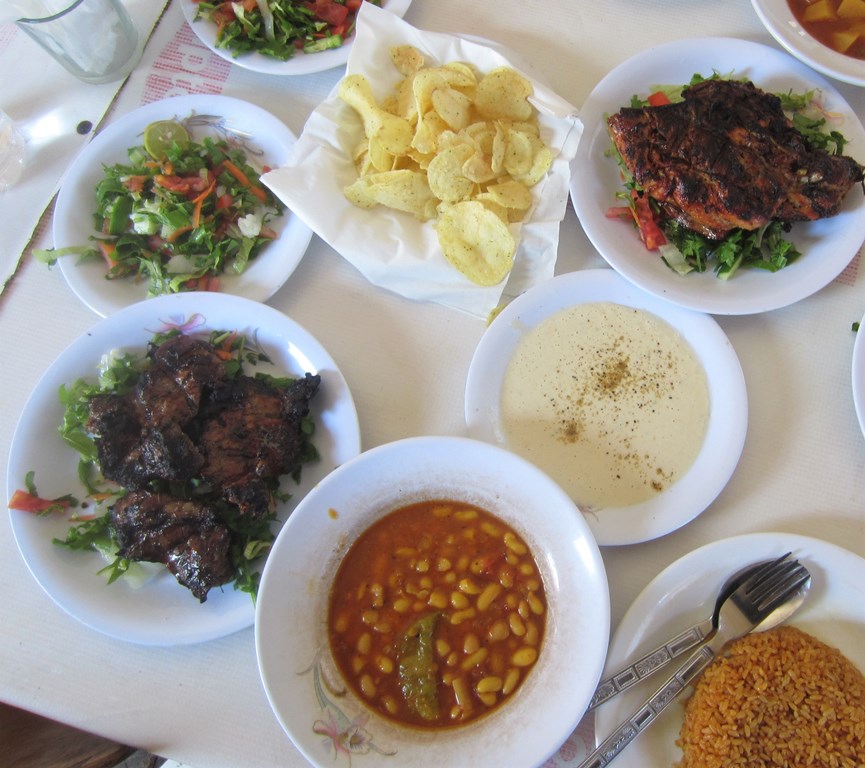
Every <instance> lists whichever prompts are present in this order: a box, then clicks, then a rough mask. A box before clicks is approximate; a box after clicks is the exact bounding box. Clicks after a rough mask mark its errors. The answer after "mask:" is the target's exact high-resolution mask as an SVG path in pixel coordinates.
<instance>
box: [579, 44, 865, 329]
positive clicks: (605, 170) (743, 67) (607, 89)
mask: <svg viewBox="0 0 865 768" xmlns="http://www.w3.org/2000/svg"><path fill="white" fill-rule="evenodd" d="M713 71H718V72H721V73H725V74H726V73H735V74H736V75H737V76H742V77H748V78H750V79H751V80H752V81H753V82H754V84H755V85H757V86H758V87H760V88H762V89H763V90H766V91H770V92H773V93H780V92H786V91H788V90H790V89H792V90H793V91H795V92H799V93H801V92H804V91H807V90H810V89H812V88H819V89H820V91H821V92H822V95H823V102H824V105H825V107H826V108H827V109H828V110H830V111H832V112H836V113H838V115H839V116H841V117H843V122H841V123H839V124H835V125H833V127H834V128H836V129H837V130H840V131H841V132H842V133H843V134H844V135H845V136H846V137H847V138H848V139H849V141H850V143H849V144H848V145H847V147H846V148H845V153H846V154H848V155H850V156H851V157H853V158H855V159H856V160H858V161H859V162H860V163H865V129H863V127H862V124H861V123H860V122H859V119H858V118H857V117H856V115H855V114H854V113H853V111H852V110H851V109H850V106H849V105H848V104H847V102H846V101H845V100H844V98H843V97H842V96H841V94H839V93H838V91H836V90H835V88H834V87H833V86H832V85H830V83H829V82H828V81H827V80H825V79H824V78H823V77H821V76H820V75H818V74H816V73H815V72H813V71H812V70H811V69H809V68H808V67H807V66H805V65H804V64H802V63H801V62H799V61H796V60H795V59H794V58H792V57H791V56H789V55H787V54H786V53H783V52H781V51H778V50H775V49H774V48H769V47H768V46H765V45H760V44H758V43H752V42H748V41H746V40H734V39H727V38H700V39H694V40H679V41H676V42H673V43H667V44H665V45H660V46H657V47H655V48H650V49H649V50H646V51H643V52H642V53H639V54H637V55H636V56H634V57H633V58H631V59H628V60H627V61H625V62H624V63H623V64H621V65H619V66H618V67H616V69H614V70H613V71H612V72H610V73H609V74H608V75H607V76H606V77H605V78H604V79H603V80H601V82H600V83H598V85H597V86H596V87H595V89H594V90H593V91H592V93H591V94H590V95H589V98H588V99H586V102H585V104H584V105H583V109H582V111H581V113H580V116H581V118H582V120H583V124H584V126H585V133H584V134H583V137H582V140H581V141H580V146H579V148H578V149H577V155H576V157H575V159H574V161H573V162H572V164H571V167H572V176H571V198H572V199H573V202H574V208H575V209H576V212H577V216H578V217H579V219H580V223H581V224H582V226H583V229H584V230H585V232H586V234H587V235H588V237H589V239H590V240H591V241H592V243H593V244H594V246H595V247H596V248H597V249H598V251H599V252H600V254H601V255H602V256H603V257H604V258H605V259H606V260H607V261H608V262H609V264H610V265H611V266H612V267H613V268H614V269H616V270H617V271H618V272H620V273H621V274H622V275H623V276H624V277H626V278H627V279H628V280H630V281H631V282H632V283H634V284H635V285H638V286H640V288H643V289H644V290H646V291H648V292H649V293H651V294H654V295H655V296H660V297H661V298H664V299H667V300H668V301H672V302H674V303H676V304H679V305H681V306H683V307H687V308H689V309H696V310H698V311H701V312H709V313H712V314H719V315H747V314H754V313H757V312H767V311H769V310H772V309H778V308H779V307H784V306H787V305H789V304H792V303H794V302H796V301H799V300H800V299H804V298H805V297H807V296H810V295H811V294H812V293H815V292H816V291H818V290H820V289H821V288H822V287H824V286H825V285H826V284H827V283H829V282H830V281H831V280H833V279H834V278H835V277H837V276H838V274H839V273H840V272H841V271H842V270H843V269H844V267H846V266H847V264H849V263H850V260H851V259H852V258H853V256H854V255H855V254H856V251H857V250H858V249H859V247H860V246H861V245H862V240H863V239H865V196H863V194H862V190H861V188H860V187H858V186H854V188H853V189H851V190H850V193H849V194H848V195H847V198H846V200H845V202H844V205H843V207H842V210H841V212H840V213H839V214H838V215H837V216H834V217H832V218H829V219H823V220H822V221H816V222H808V223H800V224H795V225H794V226H793V230H792V232H791V233H790V239H791V240H792V241H793V242H794V243H795V244H796V246H797V247H798V249H799V251H800V252H801V253H802V256H801V257H800V258H799V259H798V260H797V261H796V262H794V263H793V264H791V265H790V266H788V267H785V268H784V269H782V270H781V271H779V272H776V273H774V274H771V273H768V272H764V271H762V270H755V269H751V270H740V271H739V272H737V273H736V274H735V275H734V276H733V277H732V278H731V279H730V280H727V281H724V280H719V279H718V278H717V277H715V274H714V273H713V272H712V271H711V270H710V271H707V272H703V273H701V274H694V273H691V274H688V275H679V274H677V273H675V272H673V271H672V270H671V269H670V268H668V267H667V266H666V265H665V264H664V262H663V261H662V260H661V258H660V257H659V256H658V255H657V254H654V253H650V252H649V251H647V250H646V248H645V246H644V245H643V244H642V242H640V239H639V237H638V236H637V233H636V232H635V231H634V229H633V228H632V227H629V226H628V225H627V224H625V223H623V222H621V221H615V220H611V219H608V218H606V217H605V215H604V212H605V211H606V209H607V208H608V207H609V206H610V205H615V202H616V201H615V194H616V192H618V191H620V190H621V189H622V185H621V180H620V177H619V168H618V166H617V165H616V163H615V161H614V160H613V159H612V158H610V157H607V156H606V155H605V153H606V152H607V150H608V149H609V147H610V138H609V133H608V131H607V127H606V121H605V115H608V114H613V113H615V112H617V111H618V110H619V109H621V108H622V107H623V106H627V105H628V104H629V103H630V100H631V96H632V95H634V94H635V93H639V94H645V93H647V92H649V90H650V89H651V88H652V86H653V85H658V84H670V83H687V82H688V81H689V80H690V79H691V76H692V75H694V74H695V73H700V74H703V75H711V74H712V72H713Z"/></svg>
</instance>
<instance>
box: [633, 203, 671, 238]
mask: <svg viewBox="0 0 865 768" xmlns="http://www.w3.org/2000/svg"><path fill="white" fill-rule="evenodd" d="M631 199H632V200H633V201H634V209H633V215H634V221H636V222H637V229H639V231H640V239H641V240H642V241H643V242H644V243H645V245H646V249H647V250H650V251H654V250H656V249H657V248H658V246H661V245H663V244H664V243H666V242H667V238H666V237H664V233H663V232H662V231H661V228H660V227H659V226H658V222H656V221H655V214H654V212H653V211H652V206H651V204H650V203H649V198H648V197H646V196H645V195H641V194H640V193H639V192H637V191H636V190H631Z"/></svg>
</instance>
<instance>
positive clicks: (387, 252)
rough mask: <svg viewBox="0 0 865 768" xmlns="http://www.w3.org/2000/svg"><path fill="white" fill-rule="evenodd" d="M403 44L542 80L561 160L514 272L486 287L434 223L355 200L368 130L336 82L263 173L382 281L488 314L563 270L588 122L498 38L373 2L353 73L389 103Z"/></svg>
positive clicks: (362, 23)
mask: <svg viewBox="0 0 865 768" xmlns="http://www.w3.org/2000/svg"><path fill="white" fill-rule="evenodd" d="M403 44H409V45H413V46H415V47H416V48H418V49H419V50H420V51H421V52H422V53H423V55H424V57H425V59H426V63H427V64H428V65H433V66H434V65H438V64H445V63H448V62H452V61H464V62H468V63H470V64H472V65H474V66H475V67H476V68H477V69H478V71H479V72H480V73H485V72H488V71H490V70H492V69H494V68H495V67H499V66H511V67H513V68H514V69H517V70H519V71H520V72H521V73H522V74H523V75H524V76H525V77H527V78H528V79H529V80H530V81H531V82H532V86H533V88H534V95H533V96H532V97H531V102H532V104H534V106H535V107H536V109H537V110H538V112H539V116H538V119H539V123H540V128H541V138H542V139H543V140H544V142H545V143H546V144H547V146H548V147H550V149H551V151H552V152H553V157H554V159H553V166H552V168H551V169H550V171H549V173H548V174H547V175H546V177H545V178H544V179H542V180H541V181H540V182H539V183H538V184H536V185H535V186H534V187H533V188H532V190H531V191H532V197H533V199H534V207H533V209H532V211H531V215H530V218H529V219H528V220H527V221H524V222H522V223H521V224H512V225H511V231H512V232H513V234H514V236H515V237H516V238H517V243H518V245H517V251H516V256H515V260H514V267H513V269H512V270H511V273H510V275H509V277H508V278H506V279H505V280H504V281H502V283H500V284H499V285H496V286H493V287H480V286H477V285H475V284H474V283H472V282H471V281H470V280H468V279H467V278H466V277H464V276H463V275H462V274H461V273H460V272H458V271H457V270H456V269H455V268H454V267H453V266H451V265H450V264H449V263H448V262H447V261H446V259H445V258H444V256H443V255H442V252H441V248H440V247H439V243H438V238H437V235H436V230H435V222H434V221H430V222H420V221H418V220H417V219H416V218H415V217H414V216H412V215H411V214H408V213H402V212H399V211H393V210H391V209H388V208H385V207H383V206H377V207H375V208H373V209H370V210H362V209H360V208H357V207H355V206H354V205H352V204H351V203H349V202H348V200H346V198H345V196H344V195H343V191H342V190H343V188H344V187H346V186H347V185H349V184H351V183H352V182H353V181H354V180H355V179H357V171H356V169H355V166H354V163H353V162H352V159H351V154H352V151H353V149H354V148H355V147H356V146H357V145H358V144H359V142H360V141H361V140H362V139H363V127H362V124H361V121H360V118H359V117H358V116H357V115H356V114H355V112H354V110H353V109H352V108H351V107H349V106H348V105H347V104H345V103H344V102H343V101H342V100H341V99H340V98H339V97H338V96H337V95H336V89H334V91H333V92H331V94H330V95H329V96H328V98H327V99H326V100H325V101H324V102H323V103H322V104H321V105H319V107H318V108H316V109H315V110H314V111H313V113H312V114H311V115H310V118H309V120H308V121H307V123H306V125H305V127H304V129H303V133H302V134H301V136H300V138H299V139H298V141H297V143H296V144H295V145H294V147H293V149H292V151H291V153H290V155H289V158H288V160H287V162H286V164H285V165H284V166H283V167H281V168H278V169H275V170H272V171H270V172H268V173H266V174H265V175H264V176H263V177H262V180H263V181H264V183H265V184H267V186H268V187H270V188H271V189H272V190H273V192H274V193H275V194H276V195H277V196H278V197H279V198H280V199H281V200H282V201H283V202H285V203H286V204H287V205H288V206H289V207H290V208H291V210H292V211H294V213H295V214H296V215H297V216H299V217H300V218H301V219H302V220H303V221H304V222H305V223H306V224H307V226H309V227H310V228H311V229H312V230H313V231H314V232H315V233H316V234H318V235H319V237H321V238H322V239H323V240H324V241H325V242H327V243H328V244H329V245H330V246H331V247H332V248H333V249H334V250H336V251H337V252H338V253H340V254H341V255H342V256H343V257H344V258H345V259H346V260H348V261H349V262H350V263H351V264H353V265H354V266H355V267H356V268H357V269H358V270H359V271H360V272H361V274H363V275H364V276H365V277H366V278H367V279H368V280H369V281H370V282H371V283H373V284H374V285H377V286H380V287H382V288H386V289H388V290H391V291H393V292H395V293H398V294H400V295H402V296H405V297H407V298H410V299H416V300H421V301H432V302H437V303H439V304H443V305H445V306H448V307H452V308H455V309H460V310H463V311H465V312H468V313H470V314H473V315H477V316H479V317H487V315H488V314H489V313H490V312H491V311H492V310H493V309H495V307H496V306H497V305H498V303H499V301H500V299H501V297H502V295H503V294H504V295H505V296H516V295H518V294H520V293H522V292H523V291H525V290H527V289H528V288H530V287H531V286H533V285H535V284H536V283H539V282H543V281H544V280H547V279H549V278H551V277H552V276H553V271H554V268H555V263H556V256H557V249H558V241H559V226H560V224H561V221H562V219H563V218H564V215H565V207H566V205H567V199H568V179H569V175H570V161H571V159H572V158H573V157H574V155H575V153H576V151H577V144H578V143H579V140H580V136H581V135H582V132H583V125H582V122H581V121H580V119H579V116H578V113H577V110H576V108H575V107H573V106H572V105H571V104H569V103H568V102H566V101H564V100H563V99H561V98H560V97H559V96H557V95H556V94H555V93H554V92H552V91H551V90H550V88H549V87H548V86H546V85H545V84H544V83H542V82H540V81H538V79H537V78H536V77H534V76H533V75H532V73H531V72H529V71H526V69H525V68H520V67H519V66H518V63H517V62H514V61H509V60H508V59H507V58H506V57H505V56H504V55H502V54H501V53H499V52H498V51H496V50H494V49H493V48H491V47H489V45H486V44H483V43H478V42H475V41H473V40H470V39H465V38H462V37H459V36H456V35H449V34H440V33H432V32H424V31H421V30H418V29H415V28H414V27H412V26H411V25H410V24H408V23H406V22H405V21H403V20H402V19H400V18H398V17H397V16H394V15H393V14H391V13H388V12H387V11H385V10H382V9H381V8H378V7H377V6H374V5H372V4H371V3H364V4H363V6H362V10H361V11H360V12H359V13H358V19H357V30H356V33H355V40H354V43H353V45H352V49H351V53H350V55H349V59H348V64H347V69H346V73H347V74H352V73H360V74H363V75H365V76H366V78H367V79H368V80H369V82H370V84H371V86H372V90H373V94H374V95H375V97H376V99H377V100H378V101H382V100H383V99H384V98H385V97H386V96H388V95H389V94H390V93H391V92H392V91H393V88H394V86H395V85H396V83H397V82H398V81H399V80H400V78H401V75H400V74H399V73H398V72H397V70H396V69H395V68H394V66H393V64H392V62H391V58H390V48H391V47H392V46H394V45H403Z"/></svg>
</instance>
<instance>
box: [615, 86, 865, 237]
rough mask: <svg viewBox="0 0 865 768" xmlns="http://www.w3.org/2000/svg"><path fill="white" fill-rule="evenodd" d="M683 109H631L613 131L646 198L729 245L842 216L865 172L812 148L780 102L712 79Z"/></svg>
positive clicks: (691, 90) (690, 93)
mask: <svg viewBox="0 0 865 768" xmlns="http://www.w3.org/2000/svg"><path fill="white" fill-rule="evenodd" d="M682 96H683V99H684V100H683V101H681V102H676V103H673V104H666V105H662V106H649V107H643V108H625V109H622V110H620V111H619V112H618V113H616V114H614V115H612V116H610V117H609V118H608V120H607V124H608V127H609V130H610V134H611V136H612V139H613V142H614V143H615V145H616V148H617V149H618V151H619V154H620V155H621V157H622V160H623V161H624V164H625V166H626V167H627V169H628V170H629V171H630V172H631V174H632V175H633V177H634V180H635V181H636V182H637V184H639V185H640V187H641V188H642V189H643V191H644V193H645V194H647V195H648V196H649V197H650V198H652V199H653V200H655V201H657V203H658V204H659V205H660V206H661V209H662V210H663V212H664V214H666V216H668V217H669V218H672V219H675V220H677V221H678V222H679V223H680V224H682V225H683V226H684V227H687V228H688V229H691V230H694V231H696V232H699V233H701V234H703V235H705V236H707V237H710V238H712V239H721V238H723V237H724V236H725V235H727V234H728V233H729V232H730V231H731V230H733V229H735V228H739V227H741V228H742V229H746V230H754V229H758V228H760V227H762V226H765V225H766V224H768V223H770V222H771V221H773V220H774V221H780V222H782V223H784V224H791V223H793V222H797V221H813V220H815V219H821V218H824V217H827V216H833V215H835V214H836V213H838V211H839V210H840V208H841V203H842V201H843V199H844V197H845V195H846V194H847V193H848V192H849V191H850V189H851V187H853V186H854V185H855V184H856V183H861V182H862V180H863V170H865V169H863V166H861V165H859V163H857V162H856V161H855V160H853V159H852V158H850V157H846V156H843V155H831V154H829V153H828V152H826V151H825V150H822V149H818V148H812V147H811V146H810V145H809V144H808V142H807V141H806V139H805V138H804V136H803V135H802V134H801V133H799V131H797V130H796V128H795V127H794V126H793V123H792V121H791V120H789V119H788V118H787V116H786V115H785V114H784V112H783V110H782V108H781V101H780V99H778V97H777V96H775V95H773V94H770V93H766V92H764V91H761V90H760V89H758V88H756V87H755V86H754V85H753V84H752V83H748V82H737V81H733V80H720V79H712V80H705V81H703V82H701V83H699V84H696V85H692V86H690V87H688V88H686V89H685V90H684V91H683V93H682Z"/></svg>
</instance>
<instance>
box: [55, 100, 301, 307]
mask: <svg viewBox="0 0 865 768" xmlns="http://www.w3.org/2000/svg"><path fill="white" fill-rule="evenodd" d="M161 120H179V121H185V122H186V124H187V125H189V126H190V129H189V131H190V134H191V136H192V138H193V140H195V141H202V140H203V139H204V138H205V137H208V136H210V137H214V138H223V139H229V140H231V141H234V142H239V143H240V146H241V147H242V148H243V149H244V151H245V152H246V156H247V158H248V161H249V163H250V165H253V166H257V167H259V168H261V169H262V170H263V169H264V168H265V167H273V166H278V165H279V164H280V163H282V162H283V161H284V159H285V158H286V156H287V154H288V152H289V150H290V149H291V147H292V145H293V144H294V142H295V136H294V134H293V133H292V132H291V130H289V128H288V127H286V126H285V124H284V123H282V121H281V120H279V119H277V118H276V117H274V116H273V115H272V114H271V113H269V112H267V111H265V110H263V109H261V108H260V107H257V106H255V105H254V104H250V103H248V102H245V101H242V100H240V99H235V98H231V97H228V96H215V95H191V96H175V97H171V98H167V99H163V100H160V101H154V102H151V103H150V104H147V105H145V106H143V107H140V108H138V109H136V110H133V111H132V112H130V113H128V114H126V115H124V116H123V117H121V118H120V119H118V120H116V121H115V122H113V123H111V124H109V125H108V127H107V128H106V129H105V130H104V131H102V132H100V133H99V134H98V135H97V136H96V137H95V138H94V139H93V141H91V142H90V144H88V145H87V147H85V149H84V150H83V151H82V152H81V153H80V154H79V155H78V156H77V157H76V158H75V160H74V161H73V163H72V165H71V166H70V167H69V170H68V171H67V172H66V175H65V176H64V178H63V180H62V182H61V186H60V192H59V193H58V196H57V203H56V206H55V210H54V225H53V227H54V230H53V235H54V245H55V247H56V248H57V249H62V248H67V247H74V246H86V245H89V244H91V242H92V238H94V237H96V236H99V235H100V234H101V232H100V231H98V230H96V229H95V227H94V223H93V215H94V212H95V210H96V188H97V185H98V184H99V183H100V182H101V181H102V180H103V179H104V178H105V173H104V171H103V166H106V165H114V164H117V163H126V162H128V150H129V149H130V148H132V147H136V146H141V144H142V141H143V134H144V130H145V128H146V127H147V126H148V125H150V124H151V123H154V122H157V121H161ZM269 225H270V226H271V227H272V228H273V229H274V231H275V232H276V238H275V239H274V241H273V242H272V243H269V244H268V245H266V246H265V247H264V248H263V249H262V251H261V253H259V254H258V256H257V257H255V258H254V259H251V260H250V261H249V263H248V264H247V267H246V268H245V269H244V271H243V272H242V273H240V274H232V273H230V272H225V273H223V274H222V275H221V276H220V279H219V281H220V290H221V291H224V292H226V293H231V294H236V295H238V296H243V297H244V298H248V299H252V300H254V301H266V300H267V299H268V298H270V297H271V296H272V295H273V294H274V293H276V291H277V290H279V288H280V287H282V285H283V284H284V283H285V282H286V280H288V278H289V277H290V276H291V274H292V273H293V272H294V270H295V268H296V267H297V265H298V264H299V263H300V260H301V258H302V257H303V254H304V253H305V252H306V249H307V247H308V246H309V241H310V239H311V238H312V230H310V229H309V228H308V227H307V226H306V225H305V224H304V223H303V222H302V221H301V220H300V219H299V218H298V217H297V216H295V215H294V213H292V212H291V211H290V210H288V209H286V210H284V211H283V213H282V215H281V216H279V217H276V218H274V219H272V220H271V221H270V222H269ZM58 263H59V265H60V270H61V272H62V273H63V276H64V278H65V279H66V281H67V283H68V284H69V286H70V288H72V290H73V291H74V292H75V294H76V295H77V296H78V298H80V299H81V300H82V301H83V302H84V303H85V304H86V305H87V306H88V307H90V308H91V309H92V310H93V311H94V312H96V313H97V314H99V315H101V316H103V317H104V316H106V315H110V314H111V313H113V312H116V311H117V310H119V309H122V308H123V307H126V306H128V305H130V304H134V303H136V302H138V301H141V300H143V299H145V298H147V281H146V280H134V279H131V278H130V279H117V280H106V278H105V264H104V262H102V261H101V260H99V261H97V260H86V261H79V260H78V259H77V258H76V257H75V256H74V255H68V256H61V257H59V259H58Z"/></svg>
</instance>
